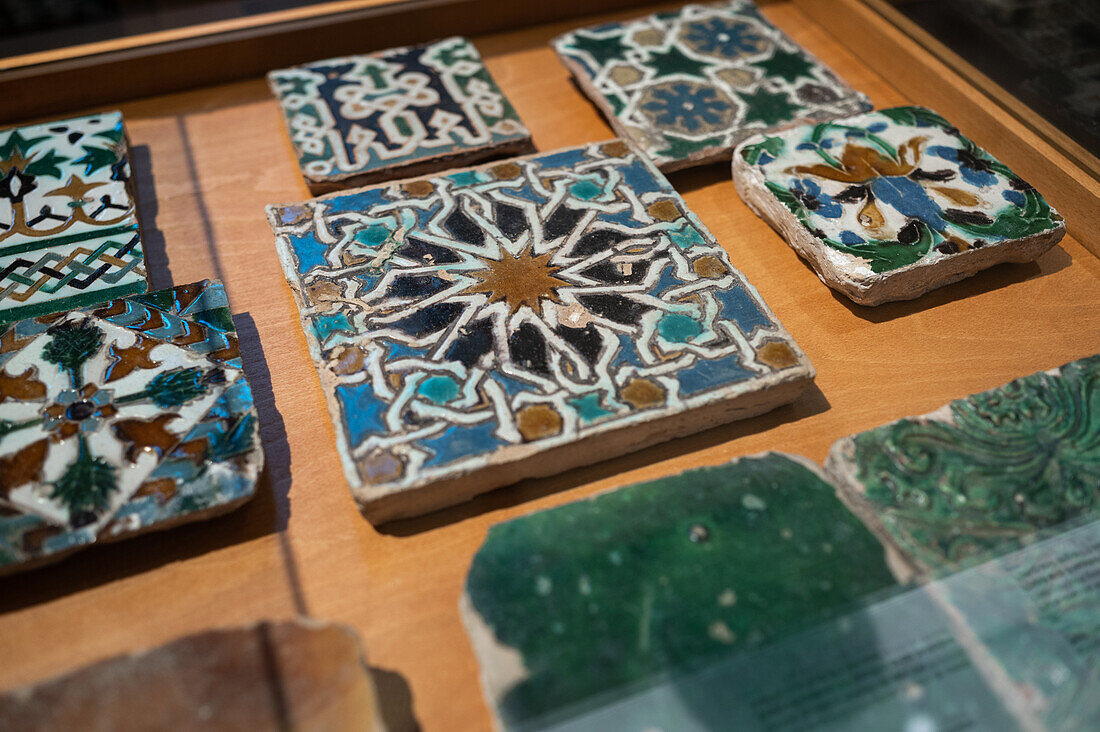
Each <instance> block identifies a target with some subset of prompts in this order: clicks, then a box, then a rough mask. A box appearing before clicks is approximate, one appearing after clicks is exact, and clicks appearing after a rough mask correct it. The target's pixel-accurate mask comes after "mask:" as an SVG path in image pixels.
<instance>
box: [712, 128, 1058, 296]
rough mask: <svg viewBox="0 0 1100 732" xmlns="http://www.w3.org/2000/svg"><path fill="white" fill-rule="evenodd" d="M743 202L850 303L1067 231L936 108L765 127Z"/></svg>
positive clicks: (923, 283) (749, 156) (745, 174)
mask: <svg viewBox="0 0 1100 732" xmlns="http://www.w3.org/2000/svg"><path fill="white" fill-rule="evenodd" d="M733 175H734V182H735V183H736V184H737V190H738V193H740V195H741V198H743V199H744V200H745V202H746V203H747V204H748V205H749V207H750V208H752V209H753V210H754V211H755V212H756V213H757V214H758V215H760V216H761V217H763V218H764V220H766V221H767V222H768V223H769V224H770V225H771V226H772V227H773V228H775V229H776V230H778V231H779V232H780V233H781V234H782V235H783V236H784V238H786V240H787V242H788V243H789V244H790V245H791V247H793V248H794V249H795V251H797V252H798V253H799V255H800V256H802V257H803V258H805V259H806V260H807V261H809V263H810V264H811V265H812V266H813V268H814V269H815V270H816V271H817V273H818V276H819V277H820V278H821V280H822V281H823V282H824V283H825V284H827V285H829V286H830V287H832V288H834V289H837V290H839V291H840V292H842V293H844V294H845V295H847V296H848V297H850V298H851V299H853V300H855V301H856V302H859V303H862V304H865V305H877V304H879V303H881V302H886V301H890V300H905V299H910V298H914V297H917V296H918V295H921V294H923V293H925V292H927V291H928V290H931V289H934V288H936V287H940V286H942V285H945V284H948V283H951V282H955V281H957V280H960V279H963V278H964V277H969V276H970V275H972V274H974V273H976V272H978V271H980V270H982V269H985V268H987V267H991V266H993V265H994V264H998V263H1000V262H1026V261H1030V260H1032V259H1035V258H1036V257H1038V256H1039V255H1040V254H1042V253H1043V252H1044V251H1046V250H1047V249H1049V248H1050V247H1051V246H1053V245H1054V244H1055V243H1056V242H1057V241H1058V240H1059V239H1061V238H1062V236H1063V235H1064V234H1065V231H1066V227H1065V224H1064V223H1063V222H1062V217H1061V216H1060V215H1059V214H1058V212H1057V211H1055V210H1054V209H1052V208H1051V207H1050V205H1049V204H1047V202H1046V200H1045V199H1044V198H1043V196H1042V195H1041V194H1040V193H1039V192H1038V191H1036V190H1035V189H1034V188H1033V187H1031V186H1030V185H1028V184H1027V183H1026V182H1025V181H1023V180H1022V179H1021V178H1020V177H1019V176H1017V175H1016V174H1015V173H1013V172H1012V170H1011V169H1009V168H1008V166H1006V165H1005V164H1004V163H1002V162H1000V161H999V160H997V159H996V158H994V157H993V156H992V155H990V154H989V153H988V152H986V151H985V150H983V149H982V148H980V147H978V146H977V145H976V144H975V143H974V142H972V141H971V140H969V139H968V138H966V137H964V136H963V135H962V134H961V133H960V132H959V131H958V129H956V128H955V127H953V126H952V125H951V124H950V123H949V122H948V121H947V120H945V119H943V118H942V117H940V116H939V115H938V114H936V113H935V112H932V111H930V110H927V109H924V108H921V107H895V108H893V109H883V110H879V111H876V112H871V113H868V114H861V115H858V116H855V117H850V118H847V119H842V120H834V121H831V122H824V123H821V124H816V125H806V126H802V127H797V128H794V129H791V130H787V131H784V132H780V133H776V134H774V135H766V136H765V135H762V136H758V137H755V138H753V139H751V140H748V141H746V142H745V143H744V144H743V145H741V146H740V147H739V148H738V150H737V154H736V155H735V156H734V162H733Z"/></svg>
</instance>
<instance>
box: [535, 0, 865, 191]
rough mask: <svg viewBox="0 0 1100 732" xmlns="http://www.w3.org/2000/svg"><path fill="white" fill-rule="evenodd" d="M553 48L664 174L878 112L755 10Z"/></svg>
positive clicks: (700, 16)
mask: <svg viewBox="0 0 1100 732" xmlns="http://www.w3.org/2000/svg"><path fill="white" fill-rule="evenodd" d="M554 48H555V49H556V50H557V52H558V55H559V56H560V57H561V59H562V61H563V62H564V63H565V65H566V66H567V67H568V68H569V70H570V71H571V72H572V73H573V75H574V77H576V79H577V81H578V83H579V84H580V86H581V88H582V89H583V90H584V92H585V93H586V94H587V95H588V96H589V97H590V98H591V99H592V100H593V101H594V102H595V103H596V105H597V106H598V107H599V108H600V109H601V111H603V113H604V114H605V115H606V116H607V118H608V120H609V121H610V122H611V126H612V127H613V128H614V129H615V131H616V132H617V133H618V134H619V135H620V136H622V137H625V138H629V139H632V140H633V141H634V142H635V143H637V145H638V146H639V147H641V148H642V149H643V150H644V151H645V152H646V154H648V155H649V157H650V158H651V159H652V160H653V161H654V162H655V163H657V166H658V167H659V168H660V169H661V170H664V171H671V170H678V169H680V168H686V167H689V166H692V165H700V164H703V163H709V162H714V161H716V160H729V155H730V151H731V150H732V149H733V147H734V145H736V144H737V143H739V142H741V141H742V140H744V139H745V138H747V137H750V136H751V135H752V134H753V133H755V132H760V131H763V130H771V129H775V128H778V127H784V126H787V125H790V124H794V123H797V122H803V121H817V120H825V119H831V118H833V117H842V116H845V115H849V114H855V113H856V112H861V111H864V110H867V109H870V108H871V105H870V103H869V102H868V101H867V98H866V97H864V96H863V95H862V94H859V93H857V92H856V91H854V90H853V89H852V88H851V87H849V86H848V85H847V84H845V83H844V82H843V81H841V80H840V79H839V78H837V76H836V75H835V74H834V73H833V72H832V71H830V70H829V69H828V68H826V67H825V65H824V64H822V63H821V62H820V61H818V60H817V59H816V58H814V57H813V56H811V55H810V54H809V53H807V52H806V51H805V50H803V49H802V48H800V47H799V46H798V45H796V44H795V43H794V41H792V40H791V39H790V38H788V37H787V36H786V35H784V34H783V32H782V31H780V30H779V29H778V28H776V27H775V26H773V25H771V23H769V22H768V21H767V20H766V19H765V18H764V17H763V16H762V15H761V14H760V11H759V10H758V9H757V7H756V6H755V5H754V4H753V3H752V2H749V1H748V0H735V1H734V2H725V3H715V4H710V5H685V6H684V7H683V8H681V9H680V10H677V11H674V12H669V13H657V14H656V15H651V16H648V17H645V18H639V19H637V20H633V21H630V22H626V23H608V24H605V25H597V26H592V27H590V28H582V29H580V30H575V31H572V32H570V33H566V34H565V35H563V36H560V37H559V38H557V39H555V40H554Z"/></svg>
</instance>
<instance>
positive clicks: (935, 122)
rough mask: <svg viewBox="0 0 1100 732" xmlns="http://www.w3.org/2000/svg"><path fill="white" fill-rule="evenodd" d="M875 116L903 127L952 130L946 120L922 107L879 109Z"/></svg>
mask: <svg viewBox="0 0 1100 732" xmlns="http://www.w3.org/2000/svg"><path fill="white" fill-rule="evenodd" d="M877 114H881V115H883V116H884V117H888V118H890V119H891V120H892V121H894V122H896V123H897V124H899V125H905V126H906V127H939V128H941V129H944V130H951V129H954V127H953V126H952V125H951V123H950V122H948V121H947V120H946V119H944V118H943V117H941V116H939V115H938V114H936V113H935V112H933V111H932V110H931V109H925V108H924V107H894V108H893V109H881V110H879V111H878V112H877Z"/></svg>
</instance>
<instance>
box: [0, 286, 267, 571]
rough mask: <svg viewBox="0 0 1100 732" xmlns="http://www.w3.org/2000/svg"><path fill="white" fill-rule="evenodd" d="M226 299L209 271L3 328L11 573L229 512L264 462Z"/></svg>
mask: <svg viewBox="0 0 1100 732" xmlns="http://www.w3.org/2000/svg"><path fill="white" fill-rule="evenodd" d="M256 427H257V425H256V413H255V410H254V408H253V405H252V394H251V392H250V390H249V387H248V383H247V381H246V380H245V378H244V374H243V372H242V370H241V359H240V354H239V351H238V348H237V338H236V335H235V331H234V328H233V321H232V318H231V317H230V314H229V309H228V301H227V300H226V297H225V291H224V289H223V288H222V286H221V284H220V283H218V282H215V281H211V280H206V281H203V282H199V283H195V284H193V285H182V286H179V287H176V288H173V289H169V290H160V291H158V292H153V293H149V294H146V295H139V296H135V297H132V298H129V299H122V300H114V301H111V302H108V303H105V304H103V305H101V306H97V307H92V308H87V309H85V310H79V311H73V312H69V313H64V314H59V315H50V316H40V317H39V318H37V319H31V320H23V321H20V322H17V323H14V324H12V325H10V326H9V327H7V328H6V329H5V330H4V331H2V335H0V574H3V573H6V572H11V571H18V570H20V569H26V568H29V567H31V566H35V565H38V564H43V563H46V562H48V561H53V560H55V559H60V558H61V557H63V556H64V555H66V554H68V553H70V552H72V551H75V550H76V549H79V548H81V547H84V546H86V545H89V544H92V543H94V542H97V541H99V542H103V541H114V540H117V539H121V538H124V537H126V536H129V535H132V534H135V533H137V532H140V531H145V530H148V529H151V528H156V527H157V526H159V525H167V524H176V523H180V522H181V521H189V520H197V519H200V518H205V517H207V516H209V515H212V514H215V513H224V512H226V511H228V510H231V509H233V508H235V507H237V506H238V505H240V504H241V503H243V502H245V501H247V500H248V499H249V498H251V497H252V493H253V490H254V488H255V482H256V478H257V476H258V474H259V471H260V468H261V467H262V464H263V454H262V452H261V450H260V443H259V433H258V430H257V428H256Z"/></svg>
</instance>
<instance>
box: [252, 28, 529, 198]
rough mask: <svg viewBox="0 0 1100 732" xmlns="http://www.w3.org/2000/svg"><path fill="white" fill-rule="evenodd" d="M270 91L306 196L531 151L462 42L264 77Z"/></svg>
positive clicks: (470, 48)
mask: <svg viewBox="0 0 1100 732" xmlns="http://www.w3.org/2000/svg"><path fill="white" fill-rule="evenodd" d="M268 83H269V84H270V85H271V88H272V90H273V91H274V92H275V96H276V97H278V99H279V103H280V105H281V106H282V109H283V114H284V116H285V117H286V124H287V128H288V131H289V132H290V139H291V142H292V143H293V144H294V149H295V150H296V151H297V154H298V164H299V166H300V167H301V169H302V175H303V176H305V179H306V182H307V183H308V184H309V186H310V190H312V191H313V192H314V193H321V192H324V191H332V190H336V189H338V188H350V187H352V186H355V185H365V184H367V183H375V182H378V181H384V180H390V179H393V178H399V177H403V176H409V175H423V174H426V173H432V172H435V171H438V170H444V169H446V168H449V167H452V166H455V165H465V164H469V163H476V162H479V161H481V160H487V159H489V158H491V157H494V156H505V155H516V154H522V153H527V152H532V151H534V146H533V145H532V144H531V133H530V132H528V131H527V128H526V127H524V126H523V123H522V122H521V121H520V119H519V115H517V114H516V110H515V109H513V108H512V105H511V104H509V102H508V99H507V97H505V96H504V92H502V91H501V90H500V88H499V87H498V86H497V85H496V82H494V81H493V77H491V76H490V75H489V72H488V70H487V69H486V68H485V65H484V64H483V63H482V60H481V56H480V55H479V54H478V52H477V49H476V48H475V47H474V44H473V43H471V42H470V41H468V40H467V39H465V38H447V39H444V40H441V41H436V42H434V43H428V44H425V45H422V46H412V47H408V48H394V49H390V50H388V51H380V52H378V53H373V54H370V55H365V56H347V57H344V58H334V59H328V60H326V61H316V62H314V63H311V64H306V65H304V66H297V67H294V68H290V69H281V70H278V71H272V72H271V73H269V74H268Z"/></svg>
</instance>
